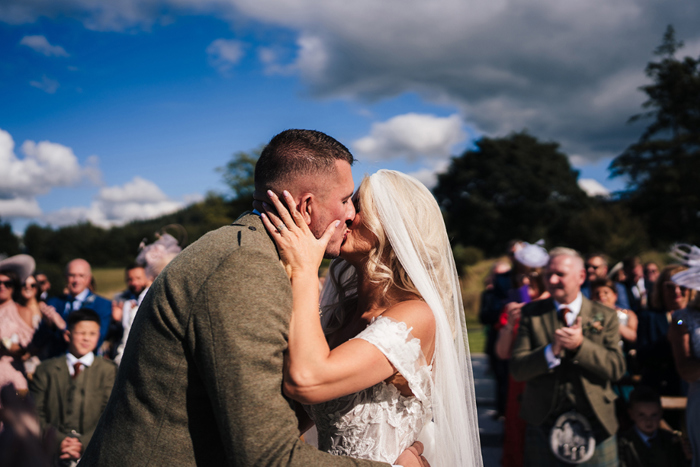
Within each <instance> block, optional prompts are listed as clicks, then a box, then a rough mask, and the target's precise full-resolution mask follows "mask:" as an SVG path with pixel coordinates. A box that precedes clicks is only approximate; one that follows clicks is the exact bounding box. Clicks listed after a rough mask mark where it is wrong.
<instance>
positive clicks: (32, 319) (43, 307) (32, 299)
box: [14, 274, 66, 378]
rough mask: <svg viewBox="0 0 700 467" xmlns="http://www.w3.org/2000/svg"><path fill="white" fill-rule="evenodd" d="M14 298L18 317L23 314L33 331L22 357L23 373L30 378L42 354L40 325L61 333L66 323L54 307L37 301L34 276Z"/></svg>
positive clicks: (37, 292)
mask: <svg viewBox="0 0 700 467" xmlns="http://www.w3.org/2000/svg"><path fill="white" fill-rule="evenodd" d="M14 297H15V301H16V302H17V303H18V304H19V305H21V306H20V307H19V311H20V315H22V313H23V312H24V314H25V316H23V319H24V321H25V322H26V323H28V324H31V326H32V327H33V328H34V331H35V332H34V336H33V337H32V342H31V343H30V345H29V347H28V348H27V350H28V351H27V353H26V354H25V355H24V356H23V359H24V370H25V373H26V375H27V377H28V378H31V376H32V375H33V374H34V371H35V370H36V367H37V366H38V365H39V363H41V360H40V358H39V355H42V354H43V349H42V348H41V347H40V342H41V341H42V338H41V333H40V332H38V330H39V327H40V325H42V324H43V325H44V326H46V327H47V329H50V330H51V331H52V332H53V331H56V330H58V331H63V330H65V329H66V322H65V320H64V319H63V318H62V317H61V315H59V314H58V313H57V312H56V310H55V309H54V307H52V306H48V305H47V304H46V303H44V302H43V301H41V300H39V299H38V297H39V287H38V281H37V280H36V274H35V275H32V276H29V277H27V279H26V280H25V281H24V284H22V288H21V290H20V293H15V294H14Z"/></svg>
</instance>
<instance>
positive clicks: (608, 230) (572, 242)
mask: <svg viewBox="0 0 700 467" xmlns="http://www.w3.org/2000/svg"><path fill="white" fill-rule="evenodd" d="M566 239H567V241H566V244H567V245H568V246H571V247H572V248H575V249H577V250H578V251H580V252H581V253H584V254H589V253H596V252H605V253H607V254H608V255H610V256H611V257H613V258H618V259H622V258H625V257H628V256H635V255H638V254H639V253H640V252H641V251H644V250H646V249H647V248H648V247H649V238H648V236H647V234H646V229H645V228H644V224H643V223H642V221H641V220H640V219H639V218H638V217H635V216H633V215H632V213H630V212H629V209H627V208H626V207H625V206H624V204H623V203H620V202H619V201H608V200H597V201H593V203H592V204H591V206H590V207H589V208H587V209H585V210H583V211H581V212H578V213H576V214H575V215H574V216H573V217H572V219H571V221H570V223H569V227H568V229H567V231H566Z"/></svg>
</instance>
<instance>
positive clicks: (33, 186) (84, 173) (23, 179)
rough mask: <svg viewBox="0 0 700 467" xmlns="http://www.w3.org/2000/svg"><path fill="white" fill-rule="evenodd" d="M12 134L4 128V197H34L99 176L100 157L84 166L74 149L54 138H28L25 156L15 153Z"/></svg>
mask: <svg viewBox="0 0 700 467" xmlns="http://www.w3.org/2000/svg"><path fill="white" fill-rule="evenodd" d="M14 147H15V142H14V140H13V139H12V136H11V135H10V134H9V133H8V132H7V131H4V130H2V129H0V198H3V199H13V198H25V199H31V198H33V197H35V196H37V195H42V194H46V193H48V192H49V191H51V190H52V189H53V188H56V187H69V186H76V185H78V184H80V183H81V182H82V181H83V180H84V179H85V178H88V180H91V181H95V179H96V177H99V169H98V168H97V160H96V159H95V158H92V159H90V162H89V164H88V166H87V167H84V166H81V165H80V163H79V161H78V158H77V157H76V155H75V154H74V153H73V150H72V149H71V148H69V147H67V146H63V145H61V144H58V143H52V142H50V141H40V142H39V143H36V142H34V141H29V140H28V141H25V142H24V143H23V144H22V146H21V151H22V153H23V154H24V156H25V157H24V158H23V159H20V158H18V157H17V155H16V154H15V152H14Z"/></svg>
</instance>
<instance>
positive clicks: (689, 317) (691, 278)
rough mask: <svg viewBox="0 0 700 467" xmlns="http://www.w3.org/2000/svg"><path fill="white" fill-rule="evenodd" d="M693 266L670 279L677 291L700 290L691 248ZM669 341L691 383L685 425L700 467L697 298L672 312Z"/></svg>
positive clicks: (699, 270) (699, 253)
mask: <svg viewBox="0 0 700 467" xmlns="http://www.w3.org/2000/svg"><path fill="white" fill-rule="evenodd" d="M690 253H691V254H693V253H694V255H693V256H691V257H690V258H688V259H690V260H691V261H695V265H694V266H693V267H691V268H690V269H688V270H687V271H682V272H679V273H677V274H675V275H673V276H672V278H671V281H672V282H673V283H674V284H676V285H677V286H679V287H686V288H689V289H693V291H694V292H697V291H698V290H700V249H698V248H697V247H692V249H690ZM668 338H669V340H670V342H671V348H672V349H673V358H674V361H675V363H676V368H677V370H678V373H679V375H680V376H681V378H683V379H684V380H685V381H687V382H688V383H690V388H689V390H688V405H687V408H686V423H687V429H688V438H689V439H690V446H691V449H692V451H693V466H698V465H700V294H698V293H695V294H694V297H693V299H692V300H689V302H688V304H687V306H686V307H685V308H683V309H680V310H677V311H674V312H673V317H672V324H671V325H670V327H669V332H668Z"/></svg>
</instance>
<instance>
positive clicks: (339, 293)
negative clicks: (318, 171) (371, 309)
mask: <svg viewBox="0 0 700 467" xmlns="http://www.w3.org/2000/svg"><path fill="white" fill-rule="evenodd" d="M383 176H384V183H388V184H390V185H391V190H389V193H390V196H391V198H392V200H391V201H392V204H393V205H394V206H395V208H396V210H398V211H400V216H401V220H402V222H403V223H404V224H406V225H408V226H413V227H414V229H417V231H418V232H419V234H418V235H413V236H412V239H413V240H412V241H413V242H414V243H415V242H420V243H421V247H422V248H418V249H417V250H418V251H423V252H425V256H426V257H424V258H421V261H422V262H423V263H424V264H426V265H429V267H428V269H429V270H430V273H431V274H438V275H444V276H445V277H444V278H443V279H444V280H439V281H436V282H437V283H438V284H440V285H441V286H443V287H444V290H441V291H440V292H441V293H440V295H441V297H443V300H442V302H443V306H444V307H445V310H446V312H447V315H448V316H451V315H452V313H451V311H452V309H453V308H454V306H453V305H452V303H451V300H450V298H451V292H450V290H451V282H450V281H449V280H448V278H447V277H446V276H447V273H448V272H449V271H451V268H450V265H448V264H447V263H446V262H447V261H452V257H451V256H449V257H448V256H447V255H445V254H444V253H445V250H446V249H449V248H450V245H449V240H448V238H447V235H446V232H445V224H444V220H443V218H442V213H441V212H440V208H439V206H438V204H437V202H436V201H435V198H434V197H433V195H432V193H430V191H429V190H428V189H427V188H425V186H423V185H422V184H420V183H419V182H416V181H415V180H414V179H412V178H410V177H407V176H405V175H403V174H401V173H398V172H390V171H385V172H384V174H383ZM355 196H356V197H357V202H358V203H359V206H358V207H359V210H361V212H362V220H363V224H364V225H365V227H366V228H367V229H368V230H369V231H370V232H372V234H373V235H374V236H375V237H376V239H377V240H376V242H375V244H374V245H373V246H372V248H371V249H370V251H369V253H368V255H367V259H366V261H364V263H363V264H362V266H361V267H362V268H363V271H362V273H363V275H364V277H365V278H366V279H367V280H368V281H369V282H370V283H371V284H373V285H374V286H376V287H377V288H378V289H379V290H380V291H381V295H382V296H385V297H390V296H391V294H392V291H400V292H403V293H406V294H410V295H414V296H416V297H417V298H420V299H422V298H423V297H421V295H420V293H419V292H418V289H417V288H416V286H415V285H414V283H413V281H412V280H411V278H410V277H409V276H408V274H407V273H406V270H405V269H404V267H403V266H402V265H401V262H400V261H399V259H398V257H397V255H396V253H395V251H394V248H393V247H392V245H391V243H390V241H389V239H388V238H387V235H386V233H385V229H384V223H385V222H387V220H385V219H382V218H381V216H380V214H379V212H378V210H377V208H376V205H375V202H374V197H375V194H374V193H373V192H372V187H371V183H370V178H369V177H367V176H365V178H364V179H363V180H362V183H361V184H360V187H359V188H358V190H357V193H356V195H355ZM416 237H417V238H416ZM452 267H454V266H452ZM328 277H329V280H330V283H331V284H332V287H328V288H327V289H332V290H334V295H335V297H329V296H328V295H327V294H326V293H325V292H326V291H324V297H323V298H324V299H325V300H322V302H325V305H324V307H323V313H324V314H326V311H328V312H331V314H332V316H333V319H332V320H330V321H327V322H326V323H325V324H326V332H327V333H330V332H333V331H335V330H337V329H339V328H340V327H342V326H343V325H344V324H345V323H346V320H348V318H349V317H350V316H351V315H352V313H354V312H355V310H356V307H357V271H355V268H354V267H353V266H352V265H350V264H349V263H348V262H347V261H345V260H343V259H342V258H339V259H336V260H334V261H333V263H332V264H331V266H330V269H329V276H328ZM448 292H449V293H448ZM451 324H452V323H451Z"/></svg>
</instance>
